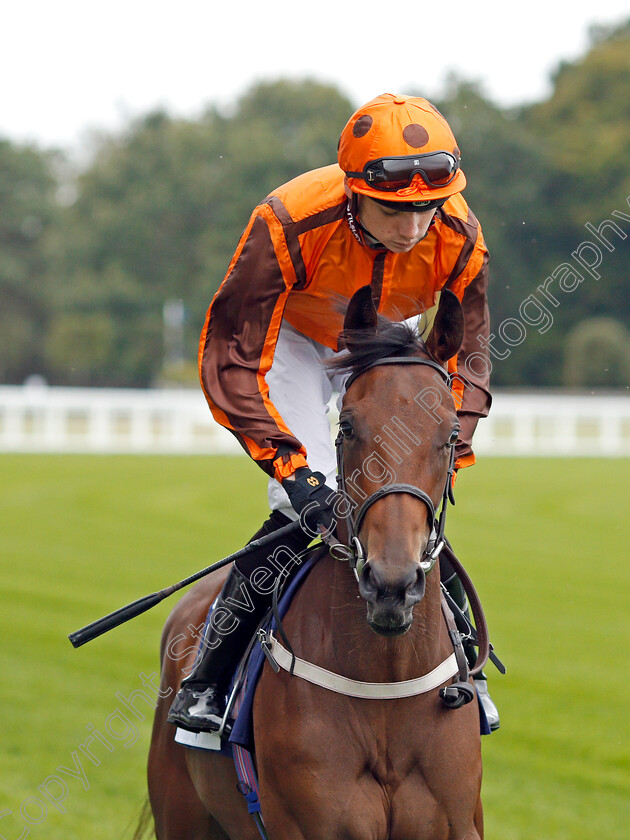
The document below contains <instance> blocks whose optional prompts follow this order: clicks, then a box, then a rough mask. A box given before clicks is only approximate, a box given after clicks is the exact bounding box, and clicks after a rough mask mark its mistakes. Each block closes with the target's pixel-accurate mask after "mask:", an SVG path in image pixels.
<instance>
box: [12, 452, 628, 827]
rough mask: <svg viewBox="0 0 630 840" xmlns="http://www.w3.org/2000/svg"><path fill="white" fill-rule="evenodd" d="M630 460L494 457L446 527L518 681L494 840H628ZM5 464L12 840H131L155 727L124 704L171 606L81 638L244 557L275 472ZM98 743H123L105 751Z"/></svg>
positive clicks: (202, 464)
mask: <svg viewBox="0 0 630 840" xmlns="http://www.w3.org/2000/svg"><path fill="white" fill-rule="evenodd" d="M625 467H627V464H626V463H625V462H624V463H622V464H620V463H619V462H615V461H613V460H610V461H605V460H590V459H589V460H561V459H557V460H552V459H549V460H533V459H532V460H518V459H510V460H508V459H486V460H485V461H483V462H482V463H481V464H480V465H478V466H477V467H475V468H473V469H472V470H466V471H465V472H464V473H463V474H462V475H461V476H460V478H459V480H458V486H457V506H456V508H455V509H454V510H452V511H450V513H449V528H448V533H449V535H450V538H451V541H452V542H453V544H454V547H455V549H456V550H457V552H458V554H459V556H460V557H461V558H462V560H463V561H464V563H465V564H466V566H467V568H468V570H469V572H470V573H471V574H472V576H473V578H474V580H475V582H476V584H477V588H478V590H479V592H480V594H481V597H482V600H483V603H484V606H485V609H486V614H487V617H488V621H489V624H490V629H491V636H492V639H493V641H494V643H495V647H496V649H497V652H498V653H499V655H500V656H501V657H502V658H503V660H504V661H505V662H506V664H507V666H508V675H507V676H506V677H500V676H499V675H498V673H497V672H496V671H494V669H492V670H491V672H490V676H491V680H492V682H491V687H492V694H493V696H494V698H495V699H496V701H497V703H498V705H499V708H500V711H501V717H502V728H501V730H500V731H499V732H497V733H496V734H494V735H492V736H490V737H487V738H485V739H484V741H483V749H484V803H485V812H486V837H487V838H489V840H532V839H534V840H543V838H544V840H600V839H601V838H606V840H622V838H623V840H625V838H627V837H628V835H629V832H630V738H629V734H630V731H629V730H630V727H629V725H628V717H629V715H628V711H627V703H628V697H629V695H630V691H629V687H628V677H627V673H626V672H627V666H628V663H629V658H628V643H629V641H630V618H629V609H628V601H629V598H630V568H629V566H630V564H629V563H628V557H627V555H628V545H629V539H628V525H627V521H628V514H627V509H626V508H627V503H628V499H629V498H630V478H629V471H628V469H627V468H625ZM0 469H1V474H2V483H1V488H2V490H1V496H0V499H1V502H0V519H1V531H0V533H1V540H2V543H1V545H2V550H1V552H0V557H1V561H0V562H1V564H2V587H3V598H2V610H1V611H0V633H1V646H0V647H1V650H0V656H1V662H2V689H1V692H0V714H1V717H2V723H3V726H2V749H1V753H0V755H1V759H0V761H1V778H2V785H1V789H0V837H1V838H6V840H18V838H20V840H23V838H26V837H27V836H28V837H29V838H32V840H38V838H45V839H46V840H69V839H70V838H77V840H86V839H87V838H89V840H124V838H130V837H131V835H132V834H133V825H134V823H135V820H136V816H137V812H138V810H139V808H140V805H141V803H142V800H143V798H144V795H145V763H146V752H147V747H148V741H149V731H150V719H151V712H150V710H149V708H148V705H146V704H143V703H142V702H141V701H140V702H137V704H136V708H137V710H138V711H137V714H136V716H134V715H133V714H132V713H131V712H129V711H128V710H127V708H126V706H125V705H124V702H123V699H124V698H125V697H127V698H128V697H129V695H131V693H132V692H133V691H136V690H138V689H142V688H143V683H142V677H141V675H142V674H144V675H146V676H147V677H149V678H151V675H152V674H156V673H157V670H158V657H157V650H158V641H159V635H160V630H161V626H162V624H163V622H164V620H165V618H166V616H167V614H168V611H169V610H170V607H171V606H173V604H174V599H171V600H170V601H166V602H165V603H163V604H161V605H160V606H159V607H157V608H156V609H154V610H153V611H151V612H149V613H146V614H145V615H143V616H141V617H139V618H137V619H135V620H134V621H133V622H131V623H130V624H127V625H125V626H123V627H119V628H117V629H116V630H113V631H112V632H111V633H109V634H107V635H106V636H103V637H101V638H99V639H97V640H95V641H93V642H91V643H90V644H88V645H86V646H84V647H82V648H80V649H78V650H74V649H73V648H72V647H71V645H70V643H69V642H68V640H67V639H66V636H67V634H68V633H69V632H70V631H72V630H76V629H77V628H79V627H81V626H83V625H84V624H87V623H88V622H90V621H92V620H94V619H96V618H99V617H100V616H101V615H104V614H105V613H108V612H110V611H112V610H113V609H115V608H117V607H119V606H122V605H123V604H126V603H128V602H130V601H132V600H134V599H135V598H138V597H140V596H141V595H145V594H147V593H149V592H153V591H155V590H157V589H161V588H162V587H164V586H166V585H168V584H169V583H172V582H174V581H176V580H179V579H180V578H183V577H185V576H186V575H188V574H190V573H192V572H194V571H196V570H197V569H200V568H203V567H204V566H206V565H208V564H209V563H211V562H212V561H213V560H215V559H219V558H220V557H223V556H224V555H226V554H229V553H231V552H232V551H235V550H236V549H238V548H240V547H241V545H242V544H243V543H244V541H245V540H246V539H247V537H248V536H249V535H250V534H251V533H252V532H253V531H255V530H256V528H257V527H258V525H259V523H260V521H262V519H263V518H264V516H265V515H266V495H265V478H264V476H263V475H262V473H260V471H258V470H257V468H256V467H255V466H253V465H252V464H251V463H250V462H249V461H248V460H247V459H246V458H244V457H241V458H196V459H195V458H168V457H79V456H17V455H16V456H13V455H5V456H2V457H0ZM145 690H146V689H145ZM123 715H126V717H123ZM95 731H97V732H98V733H101V734H102V735H104V736H105V737H106V738H107V740H106V741H105V742H99V741H98V739H97V740H95V741H93V742H92V743H91V744H89V743H88V738H89V737H90V735H93V733H94V732H95ZM108 733H109V734H108ZM111 733H114V735H112V734H111ZM114 736H116V737H114ZM86 744H87V745H88V746H87V747H86V749H87V750H88V751H89V752H91V753H92V755H93V760H89V759H88V758H87V757H86V754H85V752H83V751H82V750H81V745H86ZM106 744H107V745H108V746H106ZM453 760H456V757H455V756H454V757H453ZM60 768H65V771H64V769H60Z"/></svg>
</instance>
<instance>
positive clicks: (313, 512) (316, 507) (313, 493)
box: [282, 467, 337, 537]
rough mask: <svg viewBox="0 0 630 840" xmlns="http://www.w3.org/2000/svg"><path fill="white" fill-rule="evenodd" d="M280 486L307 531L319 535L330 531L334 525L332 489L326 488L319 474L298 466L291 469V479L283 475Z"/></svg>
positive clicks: (313, 535) (321, 475) (323, 479)
mask: <svg viewBox="0 0 630 840" xmlns="http://www.w3.org/2000/svg"><path fill="white" fill-rule="evenodd" d="M282 486H283V487H284V489H285V490H286V493H287V496H288V497H289V501H290V502H291V504H292V506H293V509H294V510H295V512H296V513H298V514H299V516H300V522H301V523H302V528H303V529H304V530H305V531H306V533H307V534H309V535H310V536H312V537H319V536H321V535H322V534H323V535H324V536H330V535H331V534H333V533H334V530H335V526H336V524H337V522H336V519H335V515H334V510H333V508H334V504H335V491H334V490H331V488H330V487H328V485H327V484H326V477H325V476H324V475H323V473H320V472H316V473H314V472H311V470H309V468H308V467H300V469H299V470H296V471H295V480H294V481H293V480H291V479H288V478H285V479H284V481H283V482H282Z"/></svg>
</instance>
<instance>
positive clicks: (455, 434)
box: [448, 427, 459, 446]
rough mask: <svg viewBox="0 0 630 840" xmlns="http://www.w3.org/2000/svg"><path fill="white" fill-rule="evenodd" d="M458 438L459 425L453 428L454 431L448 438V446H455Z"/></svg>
mask: <svg viewBox="0 0 630 840" xmlns="http://www.w3.org/2000/svg"><path fill="white" fill-rule="evenodd" d="M458 438H459V427H458V428H457V429H453V431H452V432H451V436H450V438H449V439H448V446H455V444H456V443H457V439H458Z"/></svg>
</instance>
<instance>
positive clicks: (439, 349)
mask: <svg viewBox="0 0 630 840" xmlns="http://www.w3.org/2000/svg"><path fill="white" fill-rule="evenodd" d="M463 340H464V311H463V309H462V305H461V303H460V302H459V300H458V298H457V296H456V295H454V294H453V292H451V291H449V290H448V289H443V291H442V294H441V295H440V305H439V306H438V311H437V313H436V315H435V320H434V321H433V328H432V329H431V332H430V333H429V337H428V338H427V340H426V341H425V345H426V348H427V350H428V351H429V353H430V354H431V355H432V356H433V358H434V359H436V360H437V361H438V362H440V364H443V365H445V364H446V362H447V361H448V360H449V359H450V358H452V357H453V356H454V355H455V354H456V353H457V352H458V350H459V348H460V347H461V346H462V342H463Z"/></svg>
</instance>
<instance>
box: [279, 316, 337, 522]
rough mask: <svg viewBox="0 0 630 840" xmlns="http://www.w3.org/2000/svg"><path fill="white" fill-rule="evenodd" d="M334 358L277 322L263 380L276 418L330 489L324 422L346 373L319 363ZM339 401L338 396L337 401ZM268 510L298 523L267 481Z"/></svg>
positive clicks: (331, 461)
mask: <svg viewBox="0 0 630 840" xmlns="http://www.w3.org/2000/svg"><path fill="white" fill-rule="evenodd" d="M336 355H338V354H337V353H335V352H334V351H333V350H331V349H330V348H329V347H325V346H324V345H323V344H319V343H318V342H317V341H314V340H313V339H312V338H307V337H306V336H305V335H302V333H299V332H298V331H297V330H295V329H294V328H293V327H292V326H290V325H289V324H288V323H287V322H286V321H283V322H282V326H281V328H280V334H279V336H278V343H277V345H276V352H275V355H274V359H273V364H272V366H271V370H270V371H269V373H268V374H267V376H266V380H267V384H268V385H269V396H270V398H271V401H272V402H273V404H274V405H275V407H276V408H277V409H278V412H279V413H280V416H281V417H282V418H283V419H284V421H285V423H286V424H287V426H288V427H289V429H290V430H291V432H292V433H293V434H294V435H295V437H296V438H297V439H298V440H299V441H301V443H303V444H304V447H305V448H306V457H307V459H308V465H309V467H310V468H311V469H312V470H313V472H321V473H323V474H324V475H325V476H326V483H327V484H328V486H329V487H331V488H332V489H333V490H335V489H336V487H337V481H336V475H337V464H336V459H335V448H334V445H333V433H332V431H331V428H330V421H329V418H328V412H329V402H330V400H331V398H332V395H333V392H338V393H339V394H340V395H343V391H344V384H345V381H346V379H347V374H345V373H344V374H340V373H335V372H332V371H328V370H327V369H326V368H325V367H324V362H325V361H326V360H327V359H330V358H332V357H333V356H336ZM340 402H341V396H340V398H339V403H340ZM268 493H269V507H270V508H271V510H281V511H282V513H284V514H285V515H286V516H288V517H289V518H290V519H297V514H296V513H295V511H294V510H293V508H292V507H291V503H290V502H289V498H288V496H287V494H286V493H285V492H284V490H283V489H282V485H281V484H280V483H279V482H278V481H276V480H275V478H271V479H269V487H268Z"/></svg>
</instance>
